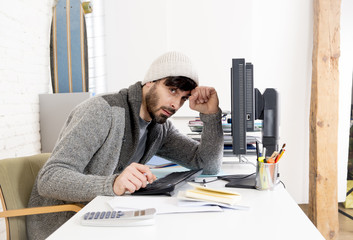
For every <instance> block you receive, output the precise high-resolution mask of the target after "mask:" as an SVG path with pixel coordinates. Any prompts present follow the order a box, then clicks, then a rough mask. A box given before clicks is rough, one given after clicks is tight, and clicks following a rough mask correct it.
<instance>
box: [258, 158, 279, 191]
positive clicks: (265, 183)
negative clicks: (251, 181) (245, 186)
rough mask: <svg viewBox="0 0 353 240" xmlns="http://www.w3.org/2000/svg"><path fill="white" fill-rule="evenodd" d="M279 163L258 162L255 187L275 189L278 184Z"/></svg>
mask: <svg viewBox="0 0 353 240" xmlns="http://www.w3.org/2000/svg"><path fill="white" fill-rule="evenodd" d="M277 175H278V163H263V162H259V161H258V162H257V167H256V181H255V187H256V189H258V190H273V189H274V187H275V186H276V184H277Z"/></svg>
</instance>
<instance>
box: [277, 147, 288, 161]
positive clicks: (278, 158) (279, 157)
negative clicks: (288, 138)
mask: <svg viewBox="0 0 353 240" xmlns="http://www.w3.org/2000/svg"><path fill="white" fill-rule="evenodd" d="M284 151H286V149H283V151H282V152H281V154H280V155H279V156H278V157H277V159H276V161H275V162H276V163H277V162H278V161H279V160H280V159H281V157H282V156H283V153H284Z"/></svg>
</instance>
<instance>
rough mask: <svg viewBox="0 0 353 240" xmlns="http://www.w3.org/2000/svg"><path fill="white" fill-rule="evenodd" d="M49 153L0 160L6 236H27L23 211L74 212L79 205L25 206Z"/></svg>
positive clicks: (36, 212)
mask: <svg viewBox="0 0 353 240" xmlns="http://www.w3.org/2000/svg"><path fill="white" fill-rule="evenodd" d="M49 156H50V154H49V153H42V154H37V155H33V156H28V157H17V158H9V159H3V160H0V200H1V203H2V207H3V212H0V218H5V225H6V232H7V239H27V230H26V218H25V216H26V215H33V214H43V213H52V212H66V211H73V212H78V211H79V210H80V209H82V207H83V206H82V205H75V204H66V205H57V206H45V207H35V208H27V203H28V200H29V197H30V195H31V192H32V188H33V184H34V181H35V179H36V177H37V174H38V172H39V170H40V169H41V167H42V166H43V165H44V163H45V162H46V161H47V159H48V158H49Z"/></svg>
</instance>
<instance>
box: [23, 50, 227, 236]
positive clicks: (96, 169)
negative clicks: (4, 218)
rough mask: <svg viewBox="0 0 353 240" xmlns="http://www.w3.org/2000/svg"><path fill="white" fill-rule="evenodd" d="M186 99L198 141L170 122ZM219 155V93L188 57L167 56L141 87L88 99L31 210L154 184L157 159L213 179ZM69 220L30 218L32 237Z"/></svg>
mask: <svg viewBox="0 0 353 240" xmlns="http://www.w3.org/2000/svg"><path fill="white" fill-rule="evenodd" d="M188 99H189V106H190V108H191V109H193V110H196V111H198V112H200V118H201V120H202V121H203V123H204V127H203V132H202V137H201V143H199V142H197V141H194V140H192V139H190V138H188V137H186V136H184V135H183V134H180V133H179V132H178V131H177V130H176V129H175V127H174V126H173V125H172V123H171V122H170V121H169V120H168V118H169V117H171V116H172V115H173V114H174V113H175V112H176V111H177V110H178V109H179V108H180V107H181V106H182V105H183V104H184V102H185V101H187V100H188ZM222 152H223V131H222V124H221V110H220V109H219V107H218V97H217V93H216V91H215V89H214V88H211V87H200V86H198V77H197V73H196V71H195V69H194V67H193V65H192V63H191V61H190V60H189V58H188V57H187V56H185V55H183V54H181V53H178V52H168V53H166V54H164V55H162V56H161V57H159V58H157V59H156V60H155V61H154V62H153V63H152V65H151V67H150V69H149V71H148V72H147V74H146V76H145V79H144V80H143V81H142V82H137V83H136V84H134V85H132V86H130V87H129V88H128V89H123V90H121V91H120V92H118V93H113V94H107V95H101V96H97V97H94V98H91V99H89V100H87V101H85V102H83V103H82V104H80V105H79V106H77V107H76V108H75V109H74V110H73V111H72V113H71V114H70V116H69V117H68V119H67V121H66V123H65V126H64V128H63V130H62V132H61V133H60V136H59V140H58V142H57V144H56V146H55V148H54V150H53V152H52V155H51V157H50V158H49V160H48V161H47V163H46V164H45V165H44V166H43V168H42V169H41V171H40V172H39V174H38V177H37V180H36V182H35V184H34V187H33V191H32V195H31V198H30V201H29V206H30V207H34V206H46V205H58V204H65V203H72V202H80V203H87V202H89V201H91V200H92V199H93V198H95V197H96V196H98V195H108V196H115V195H123V194H124V193H125V192H130V193H132V192H134V191H136V190H138V189H140V188H143V187H146V184H147V182H150V183H152V182H153V181H154V180H155V178H156V177H155V176H154V175H153V174H152V172H151V171H150V169H149V168H148V167H147V166H145V165H144V164H145V163H146V162H147V161H148V160H149V159H150V158H152V157H153V156H154V155H157V156H160V157H163V158H166V159H169V160H172V161H174V162H176V163H178V164H180V165H182V166H185V167H187V168H190V169H200V168H202V169H203V173H204V174H215V173H217V172H218V171H219V168H220V165H221V158H222ZM71 216H72V213H53V214H41V215H34V216H29V217H28V218H27V229H28V236H29V238H30V239H44V238H46V237H47V236H48V235H49V234H51V233H52V232H53V231H54V230H55V229H57V228H58V227H60V226H61V225H62V224H63V223H64V222H65V221H66V220H68V219H69V218H70V217H71Z"/></svg>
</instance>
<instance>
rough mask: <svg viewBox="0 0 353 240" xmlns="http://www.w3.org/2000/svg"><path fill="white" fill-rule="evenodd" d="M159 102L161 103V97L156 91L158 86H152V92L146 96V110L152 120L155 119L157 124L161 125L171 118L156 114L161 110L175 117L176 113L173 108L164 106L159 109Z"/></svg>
mask: <svg viewBox="0 0 353 240" xmlns="http://www.w3.org/2000/svg"><path fill="white" fill-rule="evenodd" d="M158 101H159V96H158V94H157V91H156V85H154V86H152V88H151V89H150V91H149V92H148V93H147V94H146V108H147V111H148V113H149V114H150V116H151V118H152V119H155V120H156V122H157V123H159V124H163V123H165V122H166V121H167V119H168V117H169V116H167V115H164V114H163V113H162V114H160V115H158V114H155V113H156V112H158V111H159V110H160V109H164V110H166V111H168V112H170V113H171V114H172V115H173V114H174V113H175V110H174V109H173V108H169V107H163V106H162V107H159V108H158V107H157V106H158Z"/></svg>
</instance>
